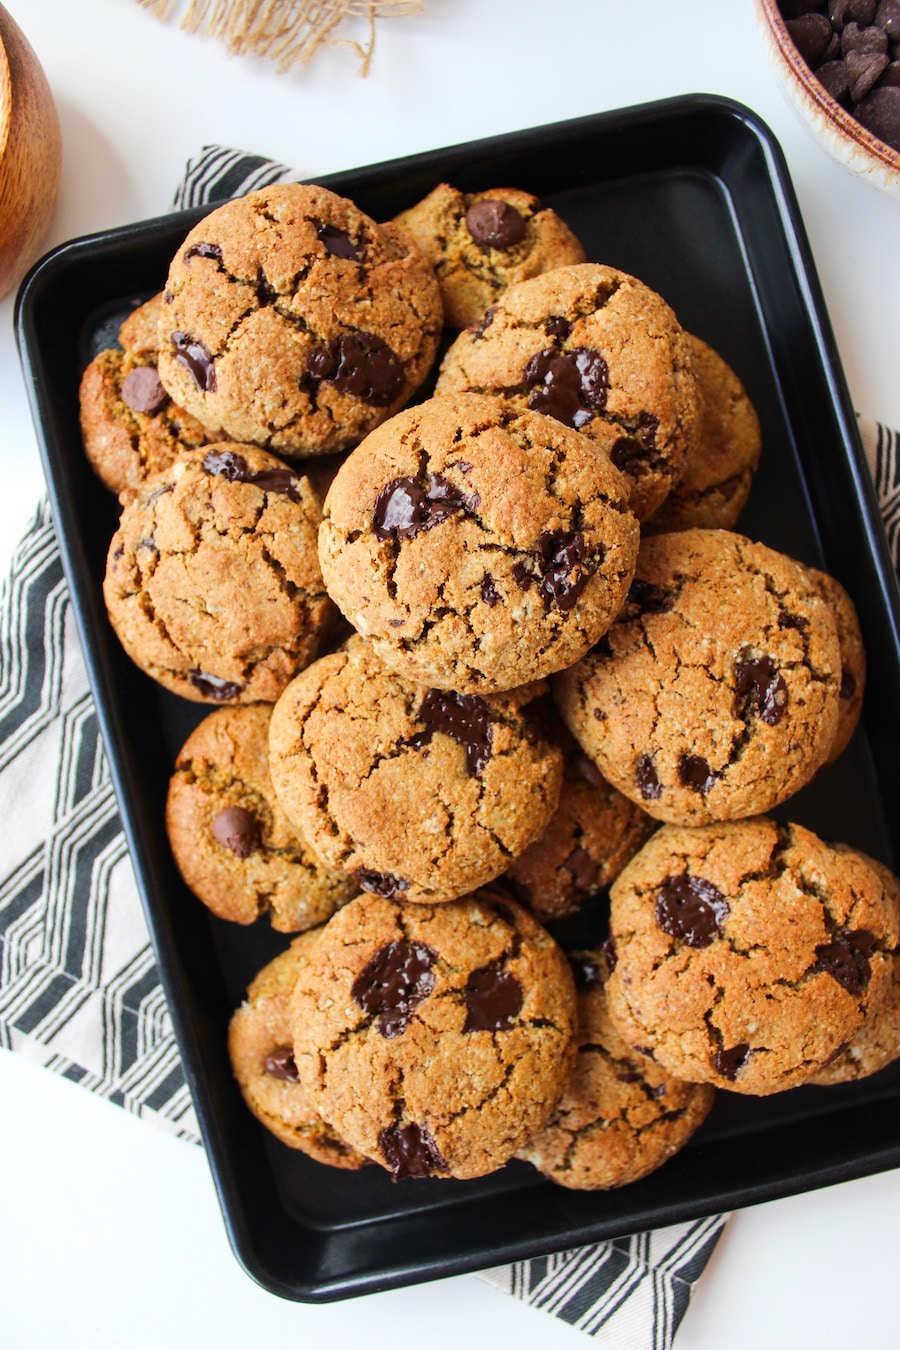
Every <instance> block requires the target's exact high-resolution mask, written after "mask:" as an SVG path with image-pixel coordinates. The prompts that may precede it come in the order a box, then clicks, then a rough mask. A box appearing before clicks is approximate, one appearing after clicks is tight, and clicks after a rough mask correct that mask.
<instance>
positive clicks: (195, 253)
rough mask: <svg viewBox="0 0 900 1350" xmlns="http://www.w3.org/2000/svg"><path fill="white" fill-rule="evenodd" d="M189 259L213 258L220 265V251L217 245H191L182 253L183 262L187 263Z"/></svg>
mask: <svg viewBox="0 0 900 1350" xmlns="http://www.w3.org/2000/svg"><path fill="white" fill-rule="evenodd" d="M191 258H213V259H214V260H215V261H216V262H217V263H219V264H220V265H221V263H222V250H221V249H220V248H219V245H218V244H191V246H190V248H188V249H185V251H184V261H185V262H186V263H189V262H190V261H191Z"/></svg>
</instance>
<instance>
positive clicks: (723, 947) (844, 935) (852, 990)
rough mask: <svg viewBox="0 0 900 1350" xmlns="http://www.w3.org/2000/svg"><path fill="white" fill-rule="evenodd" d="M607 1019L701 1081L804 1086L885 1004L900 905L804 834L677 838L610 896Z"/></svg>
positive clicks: (870, 876) (722, 829)
mask: <svg viewBox="0 0 900 1350" xmlns="http://www.w3.org/2000/svg"><path fill="white" fill-rule="evenodd" d="M611 896H612V905H611V914H610V935H611V938H612V942H613V946H614V952H615V958H616V965H615V968H614V970H613V972H612V975H611V976H610V979H609V983H608V985H607V993H608V998H609V1009H610V1015H611V1016H612V1019H613V1022H614V1023H615V1027H616V1030H617V1031H618V1032H619V1034H620V1035H621V1036H622V1037H623V1039H624V1040H625V1041H626V1042H627V1044H629V1045H631V1046H634V1047H636V1048H638V1049H640V1050H641V1051H643V1052H645V1053H647V1054H650V1055H652V1057H653V1059H654V1060H656V1062H657V1063H658V1064H660V1065H662V1066H663V1068H666V1069H668V1070H669V1072H670V1073H672V1074H675V1076H676V1077H678V1078H683V1079H686V1080H688V1081H691V1082H706V1083H713V1084H714V1085H716V1086H717V1087H722V1088H728V1089H730V1090H731V1091H733V1092H743V1093H749V1094H752V1095H758V1096H765V1095H767V1094H769V1093H772V1092H781V1091H783V1090H784V1089H785V1088H790V1087H795V1086H797V1085H798V1084H800V1083H805V1082H808V1081H809V1080H810V1079H812V1078H813V1077H815V1075H816V1074H817V1073H819V1072H820V1070H821V1069H823V1068H824V1066H825V1065H826V1064H827V1063H828V1062H829V1061H830V1060H831V1058H832V1056H833V1055H834V1054H835V1052H836V1051H837V1050H838V1049H839V1048H840V1047H841V1046H844V1045H845V1044H846V1043H848V1042H851V1041H852V1040H853V1038H854V1036H855V1035H856V1033H857V1032H858V1031H859V1029H860V1027H862V1025H863V1023H864V1021H865V1019H866V1017H867V1014H868V1012H869V1010H870V1008H871V1009H874V1008H877V1007H878V1005H879V1004H881V1003H882V1002H883V1001H884V999H885V998H886V997H887V994H888V990H889V989H890V986H891V981H892V977H893V963H894V957H893V952H894V950H895V949H896V946H897V941H898V919H900V916H898V911H897V906H896V904H895V903H894V902H893V900H892V899H891V897H889V896H888V895H887V893H886V891H885V887H884V884H883V882H882V880H881V878H880V877H879V875H878V874H877V873H876V871H875V870H874V869H873V868H872V867H871V866H869V865H868V864H867V863H866V862H865V861H864V860H863V859H862V858H861V857H860V856H859V855H858V854H852V853H841V852H838V851H837V850H836V849H834V848H831V847H829V846H828V845H827V844H824V843H823V842H822V841H821V840H820V839H818V838H817V837H816V835H814V834H813V833H812V832H811V831H809V830H806V829H803V828H802V827H801V826H799V825H784V826H782V825H778V824H776V822H775V821H773V820H770V819H767V818H763V817H759V818H756V819H754V820H743V821H732V822H729V823H726V824H719V825H707V826H703V827H697V828H689V827H685V826H673V825H669V826H666V827H664V828H663V829H661V830H658V831H657V832H656V834H655V835H654V836H653V837H652V839H650V840H649V842H648V843H646V844H645V845H644V847H643V848H642V849H641V851H640V853H638V854H637V855H636V856H635V857H634V858H632V860H631V862H630V863H629V864H628V865H627V866H626V867H625V868H624V869H623V871H622V872H621V873H620V874H619V876H618V878H617V879H616V881H614V882H613V885H612V890H611Z"/></svg>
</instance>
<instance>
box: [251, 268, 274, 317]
mask: <svg viewBox="0 0 900 1350" xmlns="http://www.w3.org/2000/svg"><path fill="white" fill-rule="evenodd" d="M256 298H257V300H258V301H259V303H260V307H261V308H263V309H264V308H265V306H266V305H274V303H275V301H276V300H277V299H278V292H277V291H276V290H275V288H274V287H273V286H271V285H270V284H269V279H268V277H267V276H266V274H265V272H264V271H263V270H262V268H261V267H260V268H258V269H257V273H256Z"/></svg>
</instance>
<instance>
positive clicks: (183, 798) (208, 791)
mask: <svg viewBox="0 0 900 1350" xmlns="http://www.w3.org/2000/svg"><path fill="white" fill-rule="evenodd" d="M271 716H272V705H271V704H270V703H251V704H248V705H245V706H243V707H238V708H219V709H218V710H217V711H216V712H213V713H210V714H209V716H208V717H205V718H204V719H203V721H202V722H201V723H200V725H199V726H198V727H196V728H195V729H194V730H193V731H192V732H191V734H190V736H189V737H188V739H187V740H186V741H185V743H184V745H183V746H182V748H181V750H180V751H179V754H178V758H177V760H176V761H175V772H174V773H173V775H172V778H171V780H170V783H169V792H168V797H167V800H166V829H167V831H168V835H169V843H170V844H171V846H172V852H173V854H174V855H175V861H176V863H177V864H178V870H179V871H180V872H181V875H182V876H183V878H184V880H185V882H186V883H187V885H188V886H189V887H190V889H191V890H192V891H193V892H194V894H195V895H196V896H197V898H198V899H199V900H201V901H202V902H203V904H204V905H206V907H207V908H208V909H211V910H212V912H213V913H214V914H216V915H218V917H219V918H220V919H228V920H230V921H231V922H232V923H253V922H254V921H255V920H256V919H258V918H259V917H260V915H262V914H266V913H268V915H269V918H270V920H271V923H272V927H273V928H275V929H277V931H278V932H280V933H299V932H301V931H302V930H303V929H304V928H312V927H314V926H315V925H316V924H320V923H324V921H325V920H326V919H328V918H330V917H331V915H332V914H333V913H334V911H335V910H336V909H337V908H338V907H339V906H340V905H342V904H343V903H344V902H345V901H346V900H349V899H350V897H351V896H353V895H355V894H356V892H357V890H358V887H357V886H356V885H354V883H353V881H352V880H351V879H350V878H349V877H348V876H347V874H346V872H343V871H339V870H337V869H335V868H330V867H326V866H324V865H323V864H322V863H321V862H320V861H319V859H318V858H317V857H316V855H315V854H314V853H313V851H312V849H311V848H310V847H309V845H308V844H307V843H306V842H305V841H304V840H303V839H302V838H301V836H300V835H299V834H298V832H297V830H296V829H295V828H294V826H293V825H291V823H290V821H289V820H288V818H287V816H286V815H285V814H284V811H283V810H282V809H281V807H280V805H279V803H278V799H277V797H276V796H275V789H274V787H273V786H272V779H271V776H270V774H269V720H270V718H271Z"/></svg>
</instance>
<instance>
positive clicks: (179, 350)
mask: <svg viewBox="0 0 900 1350" xmlns="http://www.w3.org/2000/svg"><path fill="white" fill-rule="evenodd" d="M169 336H170V338H171V340H172V345H173V346H174V348H175V360H176V361H177V362H178V363H179V365H182V366H184V368H185V370H186V371H187V372H188V374H189V375H190V376H191V378H192V380H193V381H194V384H195V385H196V386H197V388H198V389H199V390H200V391H201V392H202V393H204V394H213V393H215V390H216V365H215V361H214V360H213V356H212V352H211V351H210V350H209V348H208V347H205V346H204V345H203V343H202V342H199V341H198V340H197V339H196V338H192V337H191V335H190V333H182V332H179V331H177V330H176V332H174V333H170V335H169Z"/></svg>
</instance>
